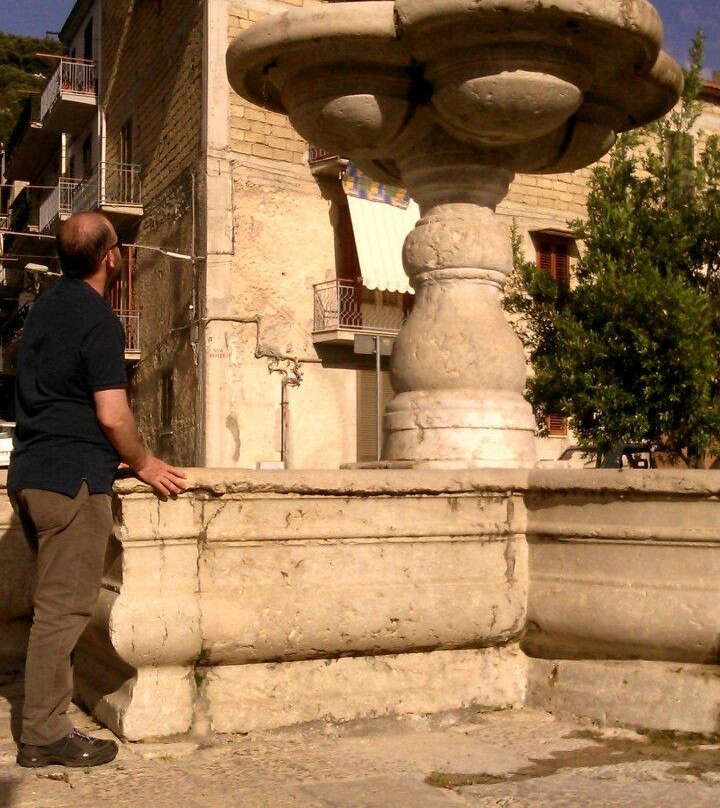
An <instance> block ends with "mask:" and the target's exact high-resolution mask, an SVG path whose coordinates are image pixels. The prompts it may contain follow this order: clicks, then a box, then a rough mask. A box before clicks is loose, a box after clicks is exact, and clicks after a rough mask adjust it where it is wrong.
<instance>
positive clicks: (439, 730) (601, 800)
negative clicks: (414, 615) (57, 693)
mask: <svg viewBox="0 0 720 808" xmlns="http://www.w3.org/2000/svg"><path fill="white" fill-rule="evenodd" d="M20 695H21V686H20V685H17V684H13V685H5V686H4V687H0V806H3V808H4V807H5V806H7V807H8V808H10V807H11V808H61V807H63V808H64V806H68V807H69V806H73V808H106V807H107V808H110V806H112V807H113V808H186V807H187V808H199V807H200V806H202V807H203V808H230V807H232V808H234V807H235V806H238V807H239V806H242V808H453V806H459V807H460V808H530V807H531V806H532V808H550V806H553V808H565V806H572V808H585V806H588V808H589V807H590V806H592V807H593V808H620V807H621V806H622V807H624V806H632V808H651V807H652V808H658V806H659V807H660V808H666V807H667V808H670V807H671V806H682V808H705V806H708V808H710V806H712V808H717V806H718V805H719V804H720V743H711V742H708V741H706V740H705V741H703V740H698V739H688V738H685V739H678V738H671V737H652V738H649V737H646V736H643V735H639V734H636V733H634V732H630V731H626V730H599V729H597V728H594V727H592V726H589V725H586V726H583V725H579V724H572V723H567V722H561V721H556V720H555V719H553V718H552V717H551V716H549V715H546V714H544V713H540V712H534V711H529V710H528V711H507V712H500V713H487V714H478V715H472V716H469V715H467V714H465V715H462V716H441V717H434V718H429V719H428V718H422V717H417V718H404V719H400V720H388V719H382V720H378V721H364V722H355V723H352V724H348V725H345V726H342V727H338V726H326V725H313V726H309V727H305V728H302V729H295V730H292V731H290V730H288V731H282V732H274V733H258V734H252V735H248V736H232V737H226V736H223V737H213V738H205V739H203V740H198V739H193V740H187V739H186V740H180V741H176V742H173V743H162V744H124V745H123V746H122V748H121V750H120V754H119V755H118V758H117V759H116V760H115V761H114V762H113V763H111V764H109V765H107V766H103V767H100V768H97V769H88V770H66V769H63V768H61V767H52V768H47V769H41V770H28V769H21V768H19V767H18V766H16V765H15V762H14V761H15V745H14V742H13V739H12V734H11V723H12V722H13V719H14V718H16V716H17V712H18V699H19V698H20ZM75 720H76V722H77V725H78V726H79V727H80V728H82V729H84V730H86V731H87V730H89V731H97V727H96V726H95V725H94V724H93V722H92V721H91V720H90V719H88V718H87V717H86V716H84V715H83V714H82V713H80V712H79V711H77V710H76V711H75ZM97 734H100V735H103V736H104V737H112V736H111V734H110V733H109V732H108V731H107V730H100V731H98V732H97Z"/></svg>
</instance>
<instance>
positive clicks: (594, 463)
mask: <svg viewBox="0 0 720 808" xmlns="http://www.w3.org/2000/svg"><path fill="white" fill-rule="evenodd" d="M657 448H658V447H657V446H654V445H653V444H649V443H621V444H620V445H618V446H615V447H613V448H612V449H611V450H610V451H609V452H607V454H605V455H602V454H600V453H599V452H598V450H597V449H596V448H595V447H593V446H585V447H582V446H569V447H568V448H567V449H565V451H564V452H563V453H562V454H561V455H560V457H559V458H558V460H563V461H567V463H568V464H569V465H574V464H573V463H572V462H571V461H573V460H575V461H577V460H582V459H583V458H586V462H585V463H584V464H583V465H584V467H585V468H596V469H627V468H630V469H656V468H657V467H658V465H657V457H656V452H657Z"/></svg>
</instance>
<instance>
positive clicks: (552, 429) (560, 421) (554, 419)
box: [545, 415, 568, 438]
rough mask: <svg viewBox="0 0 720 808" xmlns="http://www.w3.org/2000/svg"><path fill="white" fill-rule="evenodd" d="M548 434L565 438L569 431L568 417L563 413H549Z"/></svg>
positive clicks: (547, 421)
mask: <svg viewBox="0 0 720 808" xmlns="http://www.w3.org/2000/svg"><path fill="white" fill-rule="evenodd" d="M545 424H546V425H547V431H548V435H549V436H550V437H551V438H564V437H567V433H568V419H567V418H565V417H564V416H562V415H548V417H547V418H546V419H545Z"/></svg>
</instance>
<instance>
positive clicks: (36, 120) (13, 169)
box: [5, 95, 60, 182]
mask: <svg viewBox="0 0 720 808" xmlns="http://www.w3.org/2000/svg"><path fill="white" fill-rule="evenodd" d="M59 148H60V134H59V133H58V132H49V131H48V130H47V129H45V128H44V127H43V125H42V123H40V96H39V95H30V96H28V97H27V98H26V99H25V103H24V104H23V108H22V110H21V112H20V115H19V117H18V120H17V123H16V124H15V128H14V129H13V131H12V134H11V135H10V138H9V139H8V142H7V146H6V147H5V180H6V181H7V182H16V181H23V180H24V181H26V182H29V181H31V180H33V179H34V178H35V177H36V176H37V175H38V174H39V173H40V171H41V170H42V168H43V166H44V165H45V164H46V163H47V162H48V159H49V158H50V157H52V156H53V155H54V154H55V153H56V152H57V151H58V150H59Z"/></svg>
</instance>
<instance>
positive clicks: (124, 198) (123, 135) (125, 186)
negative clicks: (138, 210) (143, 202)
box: [119, 116, 136, 203]
mask: <svg viewBox="0 0 720 808" xmlns="http://www.w3.org/2000/svg"><path fill="white" fill-rule="evenodd" d="M133 156H134V155H133V119H132V116H130V117H129V118H128V119H127V120H126V121H125V123H124V124H123V125H122V127H121V129H120V177H119V180H120V201H121V202H124V203H133V202H135V201H136V200H135V179H134V175H133V172H132V168H131V163H132V161H133Z"/></svg>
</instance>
